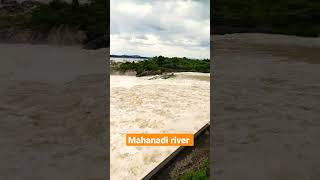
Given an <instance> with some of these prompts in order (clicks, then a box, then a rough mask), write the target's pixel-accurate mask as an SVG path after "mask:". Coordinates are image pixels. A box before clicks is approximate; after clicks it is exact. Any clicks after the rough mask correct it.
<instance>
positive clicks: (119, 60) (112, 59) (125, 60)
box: [110, 57, 145, 62]
mask: <svg viewBox="0 0 320 180" xmlns="http://www.w3.org/2000/svg"><path fill="white" fill-rule="evenodd" d="M110 60H111V61H114V62H133V61H136V62H137V61H143V60H145V59H142V58H115V57H111V58H110Z"/></svg>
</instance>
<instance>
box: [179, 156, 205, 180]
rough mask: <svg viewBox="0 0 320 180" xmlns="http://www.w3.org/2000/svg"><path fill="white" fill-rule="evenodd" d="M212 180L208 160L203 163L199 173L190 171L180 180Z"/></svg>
mask: <svg viewBox="0 0 320 180" xmlns="http://www.w3.org/2000/svg"><path fill="white" fill-rule="evenodd" d="M208 179H210V168H209V162H208V158H206V159H204V160H203V161H202V162H201V165H200V168H199V169H198V170H197V171H191V170H190V171H188V172H187V173H185V174H184V175H182V176H181V177H180V178H179V180H208Z"/></svg>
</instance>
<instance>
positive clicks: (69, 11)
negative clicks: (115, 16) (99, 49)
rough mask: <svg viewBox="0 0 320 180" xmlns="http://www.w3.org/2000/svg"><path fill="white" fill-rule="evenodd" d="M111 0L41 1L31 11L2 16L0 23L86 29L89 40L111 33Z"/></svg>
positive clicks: (41, 29) (35, 28)
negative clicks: (88, 0) (78, 1)
mask: <svg viewBox="0 0 320 180" xmlns="http://www.w3.org/2000/svg"><path fill="white" fill-rule="evenodd" d="M108 6H109V3H106V1H105V0H93V1H92V2H91V3H89V4H80V5H78V6H74V5H72V4H69V3H66V2H63V1H61V0H52V1H51V2H50V3H49V4H40V5H38V6H37V7H36V8H35V9H33V10H31V11H30V12H27V13H24V14H22V12H20V13H19V11H20V10H19V8H20V7H16V8H17V11H18V13H17V14H16V15H15V16H12V15H8V16H2V17H0V27H1V28H5V27H15V28H20V29H21V28H22V29H23V28H25V29H31V30H33V31H36V32H42V33H46V32H49V31H50V30H51V29H52V28H58V27H60V26H68V27H72V28H76V29H79V30H82V31H84V32H85V33H86V35H87V38H88V41H90V40H93V39H96V38H98V37H101V36H103V35H105V34H107V33H108V29H107V28H108V19H107V17H108V16H109V7H108Z"/></svg>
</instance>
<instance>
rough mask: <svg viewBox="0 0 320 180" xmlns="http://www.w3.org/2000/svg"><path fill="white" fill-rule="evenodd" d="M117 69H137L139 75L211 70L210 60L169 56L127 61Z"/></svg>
mask: <svg viewBox="0 0 320 180" xmlns="http://www.w3.org/2000/svg"><path fill="white" fill-rule="evenodd" d="M116 70H119V71H121V72H126V71H136V72H137V76H139V75H140V74H142V73H144V72H146V71H153V72H155V71H159V72H161V73H162V72H182V71H183V72H203V73H209V72H210V60H209V59H204V60H192V59H188V58H177V57H173V58H168V57H163V56H157V57H153V58H150V59H148V60H144V61H138V62H125V63H122V64H120V65H119V66H118V67H117V69H116Z"/></svg>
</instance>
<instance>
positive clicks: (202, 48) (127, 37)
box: [110, 0, 210, 58]
mask: <svg viewBox="0 0 320 180" xmlns="http://www.w3.org/2000/svg"><path fill="white" fill-rule="evenodd" d="M209 4H210V1H209V0H199V1H197V0H174V1H173V0H172V1H171V0H163V1H159V0H153V1H150V0H149V1H143V0H121V1H119V0H111V26H110V27H111V46H110V48H111V53H112V54H130V53H133V54H140V55H144V56H157V55H160V54H161V55H166V56H180V57H184V56H186V57H193V58H209V56H210V47H209V46H210V35H209V33H210V5H209ZM132 51H135V52H132Z"/></svg>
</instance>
